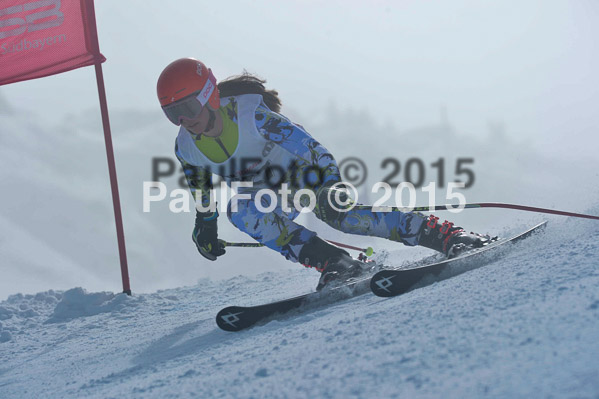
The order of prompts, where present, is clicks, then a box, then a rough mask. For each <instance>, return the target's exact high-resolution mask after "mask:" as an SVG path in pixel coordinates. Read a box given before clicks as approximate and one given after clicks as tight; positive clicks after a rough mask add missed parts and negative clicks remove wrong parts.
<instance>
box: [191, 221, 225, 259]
mask: <svg viewBox="0 0 599 399" xmlns="http://www.w3.org/2000/svg"><path fill="white" fill-rule="evenodd" d="M217 219H218V212H216V211H215V212H214V213H211V212H210V213H202V212H197V211H196V225H195V228H194V229H193V234H192V238H193V242H195V244H196V247H197V248H198V251H199V252H200V254H201V255H202V256H203V257H204V258H206V259H208V260H216V258H217V257H219V256H221V255H223V254H224V253H225V245H224V243H223V241H222V240H219V239H218V225H217Z"/></svg>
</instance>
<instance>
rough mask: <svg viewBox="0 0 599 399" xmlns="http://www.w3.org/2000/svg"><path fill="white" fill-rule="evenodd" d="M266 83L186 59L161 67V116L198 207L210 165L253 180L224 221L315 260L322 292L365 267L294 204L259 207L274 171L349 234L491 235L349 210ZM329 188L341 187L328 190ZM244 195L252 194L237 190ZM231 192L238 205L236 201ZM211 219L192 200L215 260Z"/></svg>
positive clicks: (447, 249)
mask: <svg viewBox="0 0 599 399" xmlns="http://www.w3.org/2000/svg"><path fill="white" fill-rule="evenodd" d="M265 82H266V81H265V80H261V79H259V78H257V77H255V76H252V75H250V74H247V73H244V74H242V75H240V76H235V77H231V78H228V79H226V80H224V81H221V82H220V83H218V84H217V82H216V78H215V77H214V75H213V73H212V70H211V69H209V68H207V67H206V66H205V65H204V64H203V63H202V62H201V61H198V60H196V59H193V58H182V59H178V60H176V61H174V62H172V63H171V64H169V65H168V66H167V67H166V68H165V69H164V70H163V72H162V73H161V75H160V77H159V79H158V84H157V93H158V99H159V101H160V105H161V107H162V109H163V111H164V113H165V114H166V116H167V118H168V119H169V120H170V121H171V122H172V123H173V124H175V125H178V126H181V127H180V129H179V134H178V136H177V139H176V144H175V154H176V156H177V158H178V159H179V161H180V162H181V165H182V166H183V171H184V173H185V176H186V179H187V183H188V185H189V188H190V190H191V192H192V194H193V196H194V198H195V199H196V202H197V203H198V205H199V204H201V205H202V208H203V209H207V208H208V206H209V204H210V200H211V197H210V190H211V189H212V173H213V172H215V173H218V174H219V175H221V176H222V177H223V178H225V179H226V180H227V182H229V183H230V182H233V181H249V182H251V183H252V186H251V187H248V188H242V189H240V190H239V191H238V194H237V196H238V198H237V199H235V198H233V199H232V200H231V201H230V202H229V204H228V208H227V216H228V218H229V220H230V221H231V223H233V225H235V226H236V227H237V228H238V229H240V230H241V231H243V232H245V233H247V234H249V235H250V236H251V237H252V238H253V239H255V240H256V241H258V242H260V243H262V244H264V245H265V246H267V247H269V248H271V249H274V250H275V251H278V252H279V253H281V254H282V255H283V256H285V258H287V259H288V260H290V261H293V262H300V263H302V264H303V265H304V266H306V267H313V268H316V269H317V270H318V271H319V272H321V277H320V281H319V283H318V286H317V289H318V290H319V289H321V288H323V287H324V286H325V285H326V284H327V283H328V282H330V281H332V280H340V281H343V280H345V279H347V278H350V277H354V276H358V275H360V274H362V273H363V270H365V269H367V268H368V266H367V265H365V264H364V263H363V262H361V261H358V260H355V259H353V258H352V257H351V256H350V255H349V254H348V253H347V252H346V251H344V250H343V249H341V248H339V247H337V246H334V245H332V244H329V243H328V242H326V241H324V240H323V239H321V238H320V237H318V235H317V234H316V233H315V232H313V231H310V230H309V229H307V228H305V227H304V226H302V225H299V224H297V223H295V222H294V221H293V220H294V219H295V218H296V217H297V215H298V214H299V211H298V210H297V209H295V207H291V211H289V209H285V210H283V208H282V206H281V200H282V198H278V199H279V201H278V202H277V203H276V204H277V205H276V207H275V208H274V210H273V211H272V212H262V211H261V210H260V209H258V208H259V206H258V204H257V203H256V192H257V191H258V190H259V189H261V188H271V189H272V188H273V184H272V183H271V181H272V176H273V173H274V172H273V171H278V172H280V173H279V175H280V176H279V179H278V181H277V184H276V186H277V187H281V184H282V183H286V184H288V186H289V187H290V191H291V194H290V195H289V196H290V198H293V195H294V193H297V191H298V190H300V189H309V190H312V192H313V193H314V196H315V198H316V203H315V207H314V213H315V215H316V216H317V217H318V218H319V219H320V220H322V221H324V222H325V223H327V224H328V225H329V226H332V227H333V228H335V229H337V230H340V231H343V232H345V233H351V234H359V235H367V236H376V237H382V238H387V239H389V240H392V241H397V242H401V243H403V244H405V245H409V246H415V245H421V246H424V247H427V248H431V249H434V250H436V251H439V252H442V253H443V254H445V255H446V256H448V257H452V256H455V255H456V254H457V253H458V252H459V251H463V250H464V249H468V248H473V247H480V246H483V245H484V244H486V243H487V242H488V241H489V240H490V239H491V238H490V237H489V236H482V235H478V234H474V233H467V232H466V231H464V229H462V228H461V227H457V226H454V225H453V223H450V222H448V221H445V222H444V223H440V222H439V218H438V217H435V216H432V215H431V216H430V217H429V218H428V219H427V218H426V217H425V216H424V215H422V214H420V213H417V212H399V211H392V212H373V211H372V210H371V209H370V208H368V209H363V208H364V207H361V208H360V209H351V210H350V209H348V207H349V205H348V204H347V199H348V198H347V196H344V195H345V194H344V193H343V192H336V191H335V190H336V188H335V183H340V182H341V176H340V173H339V169H338V167H337V163H336V162H335V159H334V157H333V156H332V155H331V153H330V152H329V151H328V150H327V149H326V148H324V147H323V146H322V145H321V144H320V143H319V142H318V141H316V140H315V139H314V138H313V137H312V136H311V135H310V134H308V133H307V132H306V130H305V129H304V128H303V127H302V126H301V125H298V124H296V123H293V122H291V121H290V120H289V119H287V118H286V117H285V116H283V115H281V114H280V113H279V111H280V108H281V101H280V99H279V97H278V93H277V92H276V91H275V90H267V89H266V88H265V86H264V83H265ZM248 160H250V161H249V162H248ZM224 166H228V167H229V170H226V167H224ZM265 171H266V172H265ZM269 178H270V180H269ZM335 193H338V194H339V195H338V196H335V195H332V194H335ZM242 194H246V196H247V194H249V197H250V198H249V199H248V198H242ZM302 198H305V197H302ZM234 200H236V202H237V210H234V209H232V203H233V202H234ZM331 200H332V201H333V202H331ZM287 203H290V204H292V203H293V202H292V200H289V202H287ZM260 204H261V205H262V209H264V208H265V207H268V206H269V205H270V198H269V197H268V196H262V197H261V202H260ZM331 204H332V205H335V206H334V207H333V206H331ZM217 218H218V211H216V210H215V211H202V212H201V211H199V210H197V208H196V219H195V228H194V230H193V234H192V237H193V241H194V242H195V244H196V246H197V249H198V251H199V252H200V254H202V255H203V256H204V257H205V258H207V259H209V260H212V261H214V260H216V259H217V257H219V256H221V255H223V254H224V253H225V248H224V244H223V242H222V241H220V240H219V239H218V234H217Z"/></svg>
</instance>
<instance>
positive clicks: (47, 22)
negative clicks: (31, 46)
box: [0, 0, 64, 39]
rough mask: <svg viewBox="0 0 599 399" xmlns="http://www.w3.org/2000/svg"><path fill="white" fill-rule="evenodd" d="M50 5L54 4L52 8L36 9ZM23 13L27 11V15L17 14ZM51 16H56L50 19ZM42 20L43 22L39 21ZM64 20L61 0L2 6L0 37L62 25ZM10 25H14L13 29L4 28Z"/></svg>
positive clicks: (44, 0)
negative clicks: (19, 15) (18, 15)
mask: <svg viewBox="0 0 599 399" xmlns="http://www.w3.org/2000/svg"><path fill="white" fill-rule="evenodd" d="M49 6H52V8H50V9H48V10H43V11H36V10H39V9H40V8H45V7H49ZM21 13H27V15H25V16H21V17H17V16H15V14H21ZM6 17H8V18H6ZM50 17H56V18H51V19H48V18H50ZM41 20H43V22H39V21H41ZM63 22H64V14H63V13H62V11H60V0H38V1H32V2H29V3H24V4H21V5H16V6H11V7H7V8H2V9H0V39H6V38H7V37H13V36H18V35H20V34H23V33H25V32H36V31H39V30H43V29H49V28H54V27H57V26H60V25H62V23H63ZM8 27H12V29H8V30H3V29H2V28H8Z"/></svg>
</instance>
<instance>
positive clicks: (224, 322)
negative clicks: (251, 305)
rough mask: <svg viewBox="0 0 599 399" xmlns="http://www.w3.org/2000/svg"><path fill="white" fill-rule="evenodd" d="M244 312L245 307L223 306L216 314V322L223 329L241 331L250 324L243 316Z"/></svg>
mask: <svg viewBox="0 0 599 399" xmlns="http://www.w3.org/2000/svg"><path fill="white" fill-rule="evenodd" d="M244 312H245V308H243V307H240V306H229V307H227V308H224V309H222V310H221V311H220V312H218V314H217V315H216V324H217V325H218V326H219V327H220V329H222V330H225V331H232V332H236V331H241V330H243V329H244V328H247V327H249V326H250V325H251V324H248V323H247V321H246V319H244V318H243V313H244ZM240 316H241V317H240Z"/></svg>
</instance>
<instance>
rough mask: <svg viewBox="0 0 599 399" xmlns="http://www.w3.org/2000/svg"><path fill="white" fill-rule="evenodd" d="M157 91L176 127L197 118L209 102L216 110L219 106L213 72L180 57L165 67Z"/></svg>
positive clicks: (190, 59) (164, 108) (199, 62)
mask: <svg viewBox="0 0 599 399" xmlns="http://www.w3.org/2000/svg"><path fill="white" fill-rule="evenodd" d="M156 91H157V94H158V100H159V101H160V105H161V106H162V109H163V110H164V112H165V113H166V116H167V117H168V118H169V120H170V121H171V122H173V123H175V124H176V125H179V124H180V123H181V119H184V118H187V119H193V118H195V117H197V116H198V115H199V113H200V112H201V110H202V108H203V107H204V105H206V103H208V104H210V106H211V107H212V108H213V109H215V110H216V109H218V108H219V107H220V96H219V93H218V87H217V86H216V78H215V77H214V75H213V74H212V70H210V69H209V68H207V67H206V65H204V63H202V62H201V61H198V60H196V59H193V58H180V59H178V60H176V61H173V62H172V63H170V64H169V65H168V66H167V67H166V68H164V70H163V71H162V73H161V74H160V77H159V78H158V84H157V85H156Z"/></svg>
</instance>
